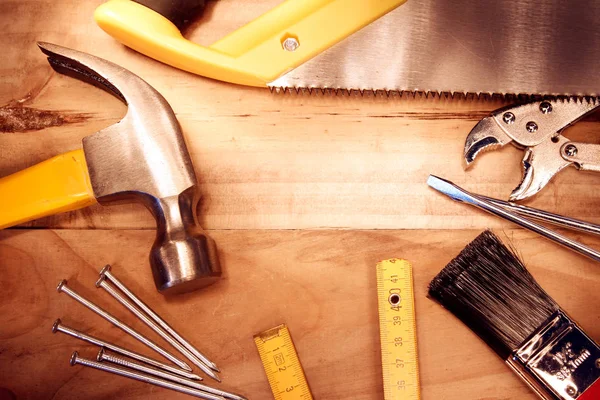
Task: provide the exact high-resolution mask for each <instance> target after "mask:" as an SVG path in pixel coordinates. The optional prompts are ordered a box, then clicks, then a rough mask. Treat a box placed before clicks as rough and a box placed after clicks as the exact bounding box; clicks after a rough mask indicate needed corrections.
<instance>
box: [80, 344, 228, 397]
mask: <svg viewBox="0 0 600 400" xmlns="http://www.w3.org/2000/svg"><path fill="white" fill-rule="evenodd" d="M71 365H84V366H86V367H91V368H95V369H99V370H101V371H105V372H111V373H113V374H116V375H120V376H124V377H126V378H131V379H135V380H138V381H141V382H145V383H150V384H152V385H156V386H160V387H163V388H166V389H171V390H175V391H177V392H180V393H185V394H189V395H190V396H195V397H198V398H201V399H206V400H225V397H222V396H216V395H214V394H211V393H207V392H203V391H202V390H198V389H193V388H191V387H188V386H184V385H180V384H178V383H174V382H170V381H167V380H164V379H159V378H155V377H153V376H150V375H146V374H141V373H139V372H136V371H133V370H128V369H125V368H121V367H115V366H112V365H107V364H102V363H99V362H98V361H94V360H89V359H87V358H83V357H79V354H78V353H77V352H76V351H75V352H73V355H72V356H71Z"/></svg>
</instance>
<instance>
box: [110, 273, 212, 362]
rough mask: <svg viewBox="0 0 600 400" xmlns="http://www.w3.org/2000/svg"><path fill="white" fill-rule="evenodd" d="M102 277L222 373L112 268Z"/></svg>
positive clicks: (200, 358)
mask: <svg viewBox="0 0 600 400" xmlns="http://www.w3.org/2000/svg"><path fill="white" fill-rule="evenodd" d="M100 276H105V277H106V278H107V279H108V280H109V281H110V282H111V283H112V284H113V285H115V286H116V287H117V288H119V290H120V291H121V292H123V293H124V294H125V296H127V297H129V300H131V301H133V302H134V303H135V304H136V305H137V306H138V307H139V308H140V309H141V310H142V311H144V312H145V313H146V314H148V316H149V317H150V318H152V319H153V320H154V322H156V323H157V324H158V325H160V326H161V327H162V328H163V329H164V330H165V331H167V332H169V334H170V335H171V336H173V337H174V338H175V340H177V341H178V342H179V343H181V345H182V346H184V347H185V348H186V349H188V350H189V351H191V352H192V354H193V355H195V356H196V357H198V359H199V360H201V361H202V362H203V363H204V364H206V365H208V366H209V367H210V368H211V369H212V370H214V371H217V372H220V371H219V368H217V365H216V364H215V363H214V362H212V361H210V360H209V359H208V357H206V356H205V355H204V354H202V353H201V352H200V351H199V350H198V349H196V348H195V347H194V346H192V345H191V344H190V343H189V342H188V341H187V340H185V339H184V338H183V337H182V336H181V335H180V334H179V333H177V332H176V331H175V329H173V328H172V327H171V326H170V325H169V324H168V323H167V322H166V321H165V320H164V319H162V318H161V317H160V316H159V315H158V314H157V313H156V312H154V310H153V309H152V308H150V306H148V305H147V304H146V303H144V302H143V301H142V300H141V299H140V298H139V297H137V296H136V295H135V294H134V293H133V292H132V291H131V290H129V288H128V287H127V286H125V284H124V283H123V282H121V281H120V280H119V279H117V277H116V276H114V275H113V273H112V271H111V266H110V265H106V266H105V267H104V268H103V269H102V271H100Z"/></svg>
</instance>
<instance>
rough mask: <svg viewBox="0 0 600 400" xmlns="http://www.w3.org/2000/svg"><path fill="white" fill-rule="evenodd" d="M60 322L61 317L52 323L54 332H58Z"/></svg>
mask: <svg viewBox="0 0 600 400" xmlns="http://www.w3.org/2000/svg"><path fill="white" fill-rule="evenodd" d="M60 323H61V320H60V318H57V319H56V321H54V324H52V333H56V332H58V326H59V325H60Z"/></svg>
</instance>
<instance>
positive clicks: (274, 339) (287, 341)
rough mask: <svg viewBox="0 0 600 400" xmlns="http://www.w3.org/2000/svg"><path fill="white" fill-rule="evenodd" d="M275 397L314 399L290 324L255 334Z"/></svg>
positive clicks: (276, 399)
mask: <svg viewBox="0 0 600 400" xmlns="http://www.w3.org/2000/svg"><path fill="white" fill-rule="evenodd" d="M254 342H255V343H256V347H257V348H258V353H259V354H260V360H261V361H262V364H263V367H264V369H265V372H266V373H267V378H268V379H269V385H271V391H272V392H273V396H274V397H275V400H296V399H302V400H312V395H311V394H310V389H309V388H308V383H307V382H306V377H305V376H304V371H303V370H302V365H301V364H300V359H299V358H298V353H296V348H295V347H294V343H292V337H291V336H290V331H289V330H288V328H287V326H285V325H279V326H276V327H275V328H272V329H269V330H266V331H264V332H261V333H259V334H258V335H254Z"/></svg>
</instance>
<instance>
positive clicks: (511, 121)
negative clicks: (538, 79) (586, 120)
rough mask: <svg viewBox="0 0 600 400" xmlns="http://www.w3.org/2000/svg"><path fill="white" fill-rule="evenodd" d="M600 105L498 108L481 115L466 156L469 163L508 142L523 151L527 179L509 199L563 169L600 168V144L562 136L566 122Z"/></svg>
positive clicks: (578, 102)
mask: <svg viewBox="0 0 600 400" xmlns="http://www.w3.org/2000/svg"><path fill="white" fill-rule="evenodd" d="M599 106H600V100H598V99H596V98H584V99H582V98H568V99H553V100H543V101H537V102H532V103H527V104H522V105H517V106H513V107H509V108H503V109H500V110H497V111H494V112H493V113H492V115H490V116H489V117H486V118H484V119H482V120H481V121H480V122H479V123H478V124H477V125H476V126H475V127H474V128H473V129H472V130H471V132H470V133H469V135H468V136H467V139H466V142H465V149H464V160H465V162H466V165H467V167H469V166H470V165H471V164H472V163H473V161H474V160H475V158H476V157H477V155H478V154H480V153H481V152H483V151H487V150H493V149H496V148H499V147H503V146H505V145H507V144H508V143H512V144H513V145H514V146H516V147H518V148H521V149H524V151H525V155H524V157H523V161H522V167H523V178H522V180H521V183H520V184H519V185H518V186H517V187H516V189H515V190H513V192H512V194H511V195H510V198H509V200H510V201H518V200H524V199H527V198H529V197H531V196H533V195H535V194H536V193H538V192H539V191H540V190H542V189H543V188H544V187H545V186H546V185H547V184H548V182H550V180H551V179H552V178H553V177H554V176H555V175H556V174H558V173H559V172H560V171H562V170H563V169H564V168H566V167H568V166H574V167H576V168H577V169H579V170H581V171H596V172H600V145H597V144H589V143H578V142H572V141H570V140H569V139H567V138H565V137H564V136H563V135H562V132H563V131H564V130H565V128H567V127H568V126H570V125H572V124H574V123H575V122H577V121H579V120H580V119H581V118H583V117H584V116H586V115H587V114H589V113H591V112H593V111H594V110H595V109H596V108H598V107H599Z"/></svg>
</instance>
